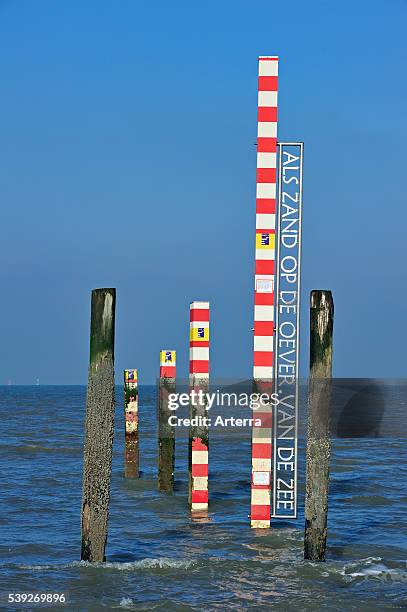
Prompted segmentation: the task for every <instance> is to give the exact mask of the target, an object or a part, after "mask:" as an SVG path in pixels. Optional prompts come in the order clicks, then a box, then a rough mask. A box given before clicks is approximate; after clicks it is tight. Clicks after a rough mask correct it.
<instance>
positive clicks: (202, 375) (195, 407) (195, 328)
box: [188, 302, 209, 512]
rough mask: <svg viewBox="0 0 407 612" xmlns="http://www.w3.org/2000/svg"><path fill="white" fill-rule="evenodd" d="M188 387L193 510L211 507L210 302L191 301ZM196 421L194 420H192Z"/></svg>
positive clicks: (191, 505)
mask: <svg viewBox="0 0 407 612" xmlns="http://www.w3.org/2000/svg"><path fill="white" fill-rule="evenodd" d="M189 347H190V348H189V387H190V393H191V404H190V411H189V416H190V419H191V426H190V429H189V453H188V457H189V479H188V480H189V495H188V498H189V503H190V507H191V511H192V512H196V511H203V512H205V511H206V510H207V509H208V459H209V430H208V424H207V423H208V421H207V419H208V413H207V411H206V395H205V394H206V393H207V392H208V391H209V302H192V303H191V305H190V336H189ZM192 423H193V424H192Z"/></svg>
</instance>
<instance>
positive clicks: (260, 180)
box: [250, 56, 278, 528]
mask: <svg viewBox="0 0 407 612" xmlns="http://www.w3.org/2000/svg"><path fill="white" fill-rule="evenodd" d="M277 85H278V57H275V56H266V57H264V56H262V57H259V80H258V130H257V175H256V266H255V289H254V347H253V348H254V359H253V379H254V387H255V390H256V391H257V392H258V393H267V394H270V393H271V391H272V381H273V366H274V349H273V337H274V282H275V228H276V168H277V159H276V158H277V90H278V87H277ZM253 416H254V417H255V418H256V419H259V420H260V421H261V425H260V426H258V427H256V426H254V427H253V431H252V479H251V508H250V519H251V526H252V527H258V528H267V527H270V489H271V451H272V448H271V447H272V431H271V427H272V409H271V405H270V404H269V403H265V404H263V405H262V406H261V407H260V409H258V410H256V411H254V413H253Z"/></svg>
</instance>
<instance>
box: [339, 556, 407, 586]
mask: <svg viewBox="0 0 407 612" xmlns="http://www.w3.org/2000/svg"><path fill="white" fill-rule="evenodd" d="M339 573H340V574H341V575H342V576H344V577H345V579H346V580H347V581H348V582H352V581H353V580H358V579H363V580H371V579H373V580H380V581H386V582H407V571H406V568H405V567H404V568H403V567H398V568H390V567H387V565H385V563H384V562H383V560H382V558H381V557H367V558H366V559H360V561H356V562H353V563H348V564H346V565H344V567H343V568H342V569H341V570H340V572H339Z"/></svg>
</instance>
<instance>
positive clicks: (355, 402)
mask: <svg viewBox="0 0 407 612" xmlns="http://www.w3.org/2000/svg"><path fill="white" fill-rule="evenodd" d="M384 410H385V398H384V393H383V390H382V389H381V387H380V386H379V385H376V384H368V385H366V386H364V387H363V388H362V389H360V390H359V391H357V392H356V393H354V394H353V395H352V397H351V398H350V399H349V400H348V401H347V403H346V404H345V406H344V407H343V409H342V411H341V412H340V414H339V416H338V419H337V422H336V427H335V429H336V431H335V429H334V434H336V436H337V437H338V438H364V437H374V438H377V437H378V436H379V435H380V426H381V423H382V420H383V414H384Z"/></svg>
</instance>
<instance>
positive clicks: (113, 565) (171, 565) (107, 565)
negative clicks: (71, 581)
mask: <svg viewBox="0 0 407 612" xmlns="http://www.w3.org/2000/svg"><path fill="white" fill-rule="evenodd" d="M196 565H197V561H195V560H188V561H186V560H182V559H172V558H171V557H159V558H156V559H155V558H147V559H140V560H139V561H124V562H119V561H105V562H104V563H91V562H89V561H72V562H71V563H66V564H64V565H60V564H55V565H49V564H48V565H19V566H18V567H19V568H20V569H27V570H40V571H43V570H56V569H58V570H61V569H71V568H75V567H79V568H88V569H92V570H93V569H103V570H106V569H114V570H119V571H122V572H131V571H134V570H140V569H190V568H192V567H195V566H196Z"/></svg>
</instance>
